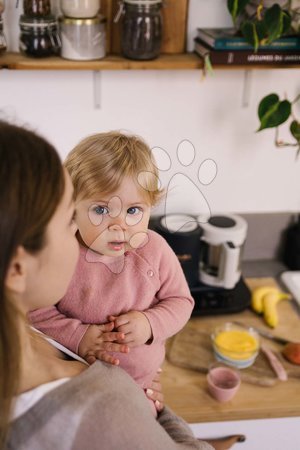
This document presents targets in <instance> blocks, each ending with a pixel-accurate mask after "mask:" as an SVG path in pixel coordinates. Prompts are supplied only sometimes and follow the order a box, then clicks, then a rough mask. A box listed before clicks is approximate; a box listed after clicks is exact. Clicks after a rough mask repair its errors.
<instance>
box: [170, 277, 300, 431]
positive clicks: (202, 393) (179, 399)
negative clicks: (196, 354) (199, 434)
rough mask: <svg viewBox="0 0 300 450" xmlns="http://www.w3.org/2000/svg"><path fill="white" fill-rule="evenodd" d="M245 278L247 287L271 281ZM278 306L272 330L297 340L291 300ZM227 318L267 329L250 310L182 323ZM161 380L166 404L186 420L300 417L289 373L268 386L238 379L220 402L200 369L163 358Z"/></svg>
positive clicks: (298, 392) (297, 388) (297, 384)
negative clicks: (230, 393)
mask: <svg viewBox="0 0 300 450" xmlns="http://www.w3.org/2000/svg"><path fill="white" fill-rule="evenodd" d="M247 282H248V284H249V286H250V287H254V286H256V285H258V284H273V283H274V280H273V279H271V278H269V279H257V280H255V279H249V280H247ZM278 310H279V324H278V326H277V327H276V329H275V330H274V334H276V335H279V336H282V337H286V338H288V339H290V340H294V341H298V342H300V317H299V314H298V312H297V309H295V308H294V305H293V302H291V301H282V302H280V303H279V304H278ZM231 320H238V321H242V322H244V323H245V324H248V325H252V326H258V327H260V328H264V329H265V330H268V331H270V328H269V327H267V326H266V325H265V324H264V321H263V319H262V317H260V316H258V315H256V314H255V313H254V312H252V311H250V310H246V311H243V312H242V313H238V314H232V315H222V316H214V317H213V316H210V317H196V318H192V319H191V320H190V321H189V323H188V324H187V325H186V327H190V328H194V329H203V328H209V329H211V330H213V329H214V327H215V326H216V325H218V324H221V323H224V322H226V321H231ZM261 340H262V341H264V343H265V344H267V345H268V346H269V347H270V348H271V349H273V350H278V351H280V350H281V349H282V348H283V347H282V346H281V345H280V344H275V343H273V341H270V340H266V339H264V338H261ZM170 345H172V340H170V341H169V342H168V343H167V348H168V347H170ZM295 367H299V366H295ZM162 384H163V391H164V394H165V402H166V404H167V405H168V406H170V407H171V408H172V409H173V410H174V411H175V412H176V413H177V414H178V415H179V416H181V417H183V418H184V419H185V420H186V421H187V422H189V423H200V422H218V421H232V420H246V419H263V418H279V417H296V416H299V417H300V377H299V378H291V377H290V378H289V379H288V381H285V382H282V381H279V380H278V381H276V384H275V385H274V386H272V387H265V386H263V387H262V386H259V385H254V384H250V383H246V382H242V385H241V388H240V390H239V392H238V393H237V394H236V396H235V397H234V398H233V400H231V401H230V402H228V403H224V404H221V403H218V402H217V401H216V400H215V399H213V398H212V397H211V396H210V394H209V393H208V390H207V384H206V376H205V374H204V373H200V372H197V371H195V370H190V369H185V368H181V367H177V366H175V365H174V364H171V363H170V362H169V361H168V360H167V359H166V361H165V363H164V365H163V372H162Z"/></svg>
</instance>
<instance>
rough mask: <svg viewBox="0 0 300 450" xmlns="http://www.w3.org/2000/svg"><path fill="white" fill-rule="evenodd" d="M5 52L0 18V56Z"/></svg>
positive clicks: (0, 19)
mask: <svg viewBox="0 0 300 450" xmlns="http://www.w3.org/2000/svg"><path fill="white" fill-rule="evenodd" d="M5 50H6V40H5V36H4V34H3V20H2V18H1V16H0V55H1V53H3V52H5Z"/></svg>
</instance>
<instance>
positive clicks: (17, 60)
mask: <svg viewBox="0 0 300 450" xmlns="http://www.w3.org/2000/svg"><path fill="white" fill-rule="evenodd" d="M0 67H1V68H2V69H4V68H6V69H13V70H193V69H201V68H202V62H201V59H200V58H198V57H197V56H196V55H194V54H192V53H186V54H175V55H174V54H173V55H161V56H160V57H159V58H157V59H154V60H152V61H131V60H129V59H125V58H122V57H121V56H117V55H111V56H107V57H106V58H104V59H101V60H97V61H69V60H67V59H63V58H60V57H58V56H52V57H49V58H40V59H37V58H29V57H26V56H24V55H21V54H20V53H9V52H7V53H4V54H3V55H2V56H1V57H0Z"/></svg>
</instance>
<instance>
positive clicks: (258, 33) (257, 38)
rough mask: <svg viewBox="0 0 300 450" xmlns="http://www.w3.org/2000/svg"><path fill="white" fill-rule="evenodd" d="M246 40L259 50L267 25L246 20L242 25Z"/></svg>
mask: <svg viewBox="0 0 300 450" xmlns="http://www.w3.org/2000/svg"><path fill="white" fill-rule="evenodd" d="M241 31H242V33H243V36H244V38H245V39H246V41H247V42H248V43H249V44H250V45H252V46H253V47H254V50H255V51H257V49H258V47H259V45H260V43H261V41H262V40H263V39H264V38H265V32H266V30H265V26H264V24H263V22H256V21H249V20H248V21H245V22H244V23H243V25H242V26H241Z"/></svg>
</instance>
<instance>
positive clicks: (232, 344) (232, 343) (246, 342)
mask: <svg viewBox="0 0 300 450" xmlns="http://www.w3.org/2000/svg"><path fill="white" fill-rule="evenodd" d="M215 343H216V345H217V346H218V347H220V353H222V354H223V355H224V356H228V357H229V358H231V359H238V360H242V359H248V358H250V357H251V356H253V353H254V352H255V350H257V347H258V343H257V340H256V339H255V337H253V336H252V335H251V334H249V333H248V332H247V331H239V330H228V331H221V332H220V333H219V334H218V335H217V336H216V338H215ZM232 352H236V353H232Z"/></svg>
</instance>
